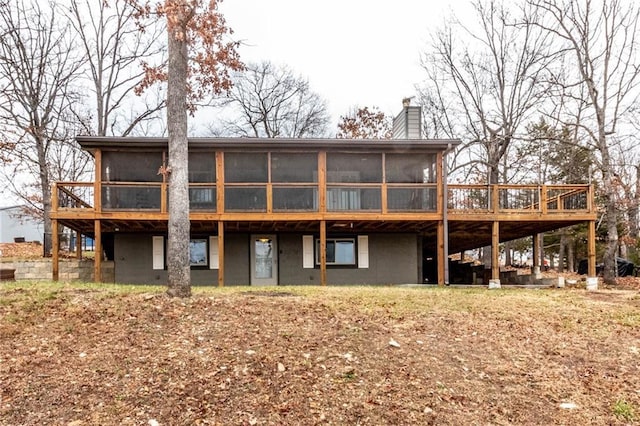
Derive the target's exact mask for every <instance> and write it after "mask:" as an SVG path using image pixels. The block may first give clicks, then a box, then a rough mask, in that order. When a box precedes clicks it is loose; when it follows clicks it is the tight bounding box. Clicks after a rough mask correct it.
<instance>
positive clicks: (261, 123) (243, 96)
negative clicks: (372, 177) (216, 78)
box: [222, 61, 329, 138]
mask: <svg viewBox="0 0 640 426" xmlns="http://www.w3.org/2000/svg"><path fill="white" fill-rule="evenodd" d="M233 82H234V86H233V89H231V91H230V92H229V94H228V96H227V98H226V100H225V101H224V102H223V105H224V106H226V107H228V106H231V107H232V108H233V112H232V113H231V118H230V119H228V120H226V121H225V123H224V129H223V130H222V132H223V133H226V134H231V135H235V136H244V137H256V138H257V137H265V138H276V137H290V138H300V137H310V136H311V137H313V136H323V135H325V134H326V133H327V124H328V122H329V115H328V113H327V106H326V104H325V102H324V100H323V99H322V98H321V97H320V95H318V94H317V93H315V92H313V91H311V88H310V86H309V82H308V81H307V80H305V79H303V78H302V77H298V76H296V75H295V74H294V73H293V71H291V69H289V68H288V67H286V66H276V65H274V64H272V63H271V62H266V61H265V62H261V63H253V64H248V65H247V67H246V69H245V70H243V71H240V72H237V73H235V75H234V77H233Z"/></svg>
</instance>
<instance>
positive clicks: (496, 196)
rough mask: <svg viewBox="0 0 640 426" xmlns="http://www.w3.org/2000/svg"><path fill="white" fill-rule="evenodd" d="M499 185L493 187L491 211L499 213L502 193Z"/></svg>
mask: <svg viewBox="0 0 640 426" xmlns="http://www.w3.org/2000/svg"><path fill="white" fill-rule="evenodd" d="M498 189H499V188H498V185H496V184H494V185H491V207H492V208H491V211H492V212H494V213H498V212H499V211H500V191H498Z"/></svg>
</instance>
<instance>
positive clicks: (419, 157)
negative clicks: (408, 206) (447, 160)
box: [385, 154, 436, 183]
mask: <svg viewBox="0 0 640 426" xmlns="http://www.w3.org/2000/svg"><path fill="white" fill-rule="evenodd" d="M385 175H386V180H387V183H434V182H435V181H436V155H435V154H386V155H385Z"/></svg>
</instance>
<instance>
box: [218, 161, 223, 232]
mask: <svg viewBox="0 0 640 426" xmlns="http://www.w3.org/2000/svg"><path fill="white" fill-rule="evenodd" d="M216 212H218V213H224V153H223V152H222V151H216ZM218 229H220V222H219V223H218Z"/></svg>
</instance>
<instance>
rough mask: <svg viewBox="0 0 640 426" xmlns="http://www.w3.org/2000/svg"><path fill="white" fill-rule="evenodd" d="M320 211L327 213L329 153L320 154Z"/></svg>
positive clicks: (322, 152)
mask: <svg viewBox="0 0 640 426" xmlns="http://www.w3.org/2000/svg"><path fill="white" fill-rule="evenodd" d="M318 211H319V212H326V211H327V152H326V151H320V152H319V153H318Z"/></svg>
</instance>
